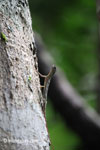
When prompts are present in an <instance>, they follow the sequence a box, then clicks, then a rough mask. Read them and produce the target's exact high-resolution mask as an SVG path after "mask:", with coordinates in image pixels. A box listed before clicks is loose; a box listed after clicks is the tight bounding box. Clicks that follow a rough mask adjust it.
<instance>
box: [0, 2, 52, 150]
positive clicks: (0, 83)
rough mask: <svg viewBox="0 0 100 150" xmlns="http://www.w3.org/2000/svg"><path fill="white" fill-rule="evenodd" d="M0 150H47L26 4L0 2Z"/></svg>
mask: <svg viewBox="0 0 100 150" xmlns="http://www.w3.org/2000/svg"><path fill="white" fill-rule="evenodd" d="M1 33H3V35H5V36H6V38H7V41H6V40H5V38H3V37H2V36H1V38H0V150H49V138H48V132H47V129H46V122H45V119H44V115H43V113H42V110H41V106H40V104H39V103H40V100H41V97H42V95H41V91H40V83H39V77H38V74H37V71H36V69H35V63H36V62H35V60H34V58H33V54H34V53H35V52H34V51H35V49H34V37H33V31H32V25H31V17H30V12H29V6H28V2H27V0H0V35H1Z"/></svg>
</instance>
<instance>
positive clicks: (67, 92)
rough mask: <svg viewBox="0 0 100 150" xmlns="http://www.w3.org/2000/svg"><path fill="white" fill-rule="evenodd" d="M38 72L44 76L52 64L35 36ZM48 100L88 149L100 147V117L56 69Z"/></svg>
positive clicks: (38, 38)
mask: <svg viewBox="0 0 100 150" xmlns="http://www.w3.org/2000/svg"><path fill="white" fill-rule="evenodd" d="M36 44H37V49H38V58H39V70H40V72H41V73H43V74H46V73H47V72H48V70H49V68H50V66H51V64H52V63H53V60H52V58H51V57H50V55H49V54H48V53H47V52H46V51H45V50H44V49H45V47H44V45H43V42H42V41H41V39H40V37H38V36H36ZM49 98H50V99H51V101H52V104H53V106H54V109H55V110H57V111H58V112H59V113H60V114H61V116H62V117H63V118H64V121H65V122H66V124H67V125H68V126H69V127H70V128H71V129H73V130H74V131H75V132H76V133H77V134H78V135H79V136H80V137H81V139H82V140H83V142H84V144H86V145H87V146H88V147H91V146H95V148H96V147H97V146H98V147H100V117H99V115H98V114H97V113H96V111H95V110H93V109H92V108H90V107H89V106H87V104H86V103H85V100H84V99H83V98H82V97H81V96H80V95H79V94H78V93H77V92H76V91H75V89H74V88H73V87H72V86H71V84H70V83H69V82H68V80H67V79H66V78H65V76H64V74H63V72H62V71H61V70H60V69H59V68H58V67H57V73H56V75H55V76H54V78H53V81H52V82H51V86H50V90H49Z"/></svg>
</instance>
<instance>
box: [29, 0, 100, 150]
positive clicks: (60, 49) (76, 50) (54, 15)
mask: <svg viewBox="0 0 100 150" xmlns="http://www.w3.org/2000/svg"><path fill="white" fill-rule="evenodd" d="M29 4H30V9H31V14H32V18H33V29H34V30H35V31H37V32H38V33H40V35H41V36H42V38H43V41H44V42H45V44H46V47H47V49H48V50H49V51H50V52H51V54H52V55H53V57H54V59H55V62H56V64H57V65H59V66H60V67H61V68H62V70H63V71H64V72H65V74H66V76H67V78H68V80H69V81H70V82H71V83H72V85H73V86H74V87H75V88H77V90H78V91H79V92H80V93H81V94H82V95H83V96H84V98H85V99H86V100H88V103H89V104H90V105H91V106H93V107H95V104H96V102H95V99H96V94H95V93H94V92H93V89H94V87H95V86H94V85H95V80H96V76H97V72H98V64H97V63H98V62H97V61H98V60H97V47H98V44H97V43H98V30H97V27H98V25H97V18H96V4H95V1H91V0H88V1H87V0H81V1H80V0H71V1H70V0H62V1H60V0H55V1H54V0H34V1H32V0H29ZM51 108H52V107H50V106H49V105H48V110H47V114H48V116H50V114H52V113H53V114H52V117H53V116H54V115H55V113H54V112H53V111H52V109H51ZM47 118H48V122H50V117H47ZM58 118H60V117H58ZM49 130H50V134H51V136H52V138H53V140H52V141H53V142H52V143H53V145H54V147H56V148H55V150H60V149H63V150H65V149H69V148H67V145H70V146H72V148H71V147H70V150H72V149H74V148H73V147H74V146H75V145H77V144H78V141H79V140H78V139H79V138H78V137H77V136H75V135H74V133H72V132H71V131H70V130H69V129H66V128H65V126H64V124H63V123H62V121H61V118H60V119H58V120H56V122H55V125H54V126H53V127H52V128H51V127H49ZM66 133H67V134H66ZM59 137H60V138H59ZM58 138H59V139H58ZM64 146H65V147H64Z"/></svg>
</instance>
